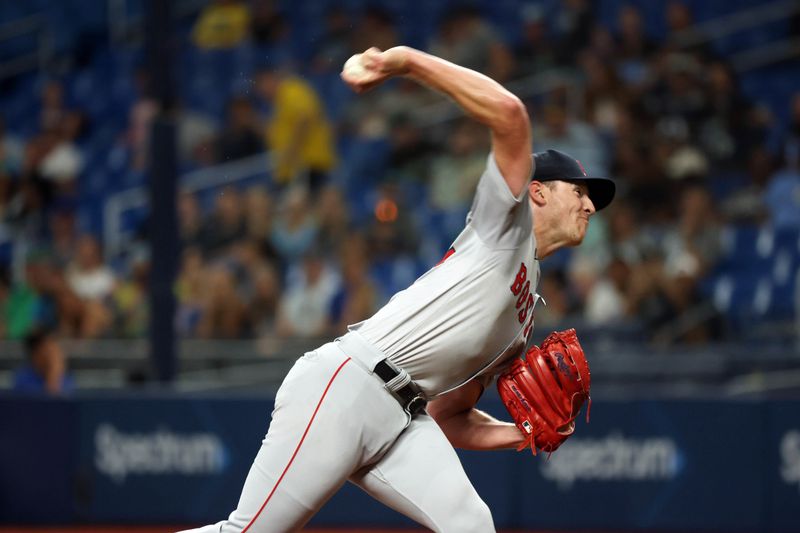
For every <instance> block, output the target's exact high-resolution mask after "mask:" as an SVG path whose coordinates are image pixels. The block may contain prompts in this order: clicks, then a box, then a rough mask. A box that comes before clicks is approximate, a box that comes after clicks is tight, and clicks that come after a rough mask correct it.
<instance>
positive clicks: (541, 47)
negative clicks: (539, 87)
mask: <svg viewBox="0 0 800 533" xmlns="http://www.w3.org/2000/svg"><path fill="white" fill-rule="evenodd" d="M521 14H522V39H521V40H520V42H519V43H518V44H517V45H516V46H515V47H514V62H515V69H514V74H515V77H516V78H523V77H525V76H532V75H535V74H540V73H542V72H544V71H546V70H547V69H550V68H553V67H555V66H556V63H557V59H558V53H557V50H556V48H557V45H556V43H555V39H554V38H553V36H552V35H551V34H550V33H549V31H548V23H547V20H546V18H545V12H544V8H543V7H542V6H541V5H538V4H526V5H525V6H523V7H522V13H521Z"/></svg>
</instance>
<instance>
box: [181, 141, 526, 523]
mask: <svg viewBox="0 0 800 533" xmlns="http://www.w3.org/2000/svg"><path fill="white" fill-rule="evenodd" d="M531 224H532V219H531V212H530V206H529V202H528V199H527V191H526V192H525V193H523V194H521V195H520V196H519V197H517V198H515V197H514V196H513V195H512V194H511V192H510V191H509V189H508V186H507V185H506V182H505V180H504V179H503V177H502V175H501V174H500V171H499V169H498V168H497V165H496V163H495V161H494V158H493V157H492V156H490V157H489V161H488V165H487V169H486V172H485V173H484V175H483V176H482V177H481V180H480V182H479V184H478V190H477V192H476V194H475V200H474V203H473V205H472V209H471V211H470V214H469V216H468V219H467V225H466V227H465V229H464V231H463V232H462V233H461V234H460V235H459V236H458V238H457V239H456V240H455V242H454V243H453V246H452V248H451V249H450V251H448V253H447V255H446V256H445V258H444V259H443V260H442V262H440V263H439V264H438V265H436V266H435V267H433V268H432V269H431V270H430V271H429V272H427V273H426V274H425V275H423V276H422V277H420V278H419V279H418V280H417V281H416V282H414V284H413V285H411V287H409V288H408V289H406V290H404V291H402V292H400V293H398V294H397V295H395V296H394V297H393V298H392V299H391V300H390V301H389V302H388V303H387V304H386V306H385V307H383V308H382V309H381V310H380V311H378V312H377V313H376V314H375V315H374V316H373V317H372V318H370V319H368V320H366V321H364V322H361V323H359V324H356V325H354V326H352V327H351V331H350V332H349V333H347V334H346V335H344V336H343V337H341V338H339V339H337V340H336V341H334V342H330V343H328V344H325V345H324V346H322V347H320V348H319V349H317V350H315V351H313V352H310V353H307V354H305V355H304V356H303V357H301V358H300V359H298V360H297V362H296V363H295V365H294V366H293V367H292V370H291V371H290V372H289V374H288V375H287V376H286V378H285V379H284V381H283V384H282V385H281V387H280V389H279V390H278V394H277V396H276V398H275V410H274V411H273V413H272V421H271V423H270V427H269V431H268V432H267V435H266V437H265V438H264V440H263V441H262V445H261V449H260V451H259V452H258V455H257V456H256V458H255V460H254V462H253V466H252V467H251V469H250V473H249V474H248V476H247V479H246V481H245V484H244V488H243V489H242V494H241V496H240V499H239V504H238V506H237V508H236V510H234V511H233V512H232V513H231V514H230V516H229V517H228V519H227V520H223V521H222V522H219V523H217V524H214V525H210V526H205V527H203V528H200V529H196V530H192V531H193V532H195V533H232V532H238V533H246V532H248V531H249V532H252V533H255V532H259V533H266V532H270V533H278V532H287V531H297V530H299V529H300V528H302V526H303V524H305V522H306V521H307V520H308V519H309V518H311V516H313V515H314V513H316V511H317V510H319V509H320V508H321V507H322V506H323V505H324V503H325V502H326V501H327V500H328V498H330V497H331V496H332V495H333V494H334V493H335V492H336V491H337V490H338V489H339V487H341V485H342V484H343V483H344V482H345V481H350V482H352V483H354V484H356V485H358V486H359V487H361V488H362V489H364V490H365V491H366V492H367V493H368V494H370V495H371V496H373V497H374V498H376V499H377V500H379V501H381V502H383V503H385V504H386V505H388V506H389V507H391V508H393V509H395V510H397V511H399V512H401V513H403V514H405V515H407V516H409V517H410V518H412V519H413V520H416V521H417V522H419V523H420V524H423V525H425V526H427V527H429V528H430V529H432V530H434V531H447V532H459V533H472V532H474V533H486V532H488V531H494V525H493V520H492V516H491V512H490V511H489V508H488V507H487V506H486V504H485V503H484V502H483V500H481V498H480V496H479V495H478V494H477V492H476V491H475V489H474V488H473V487H472V484H471V483H470V481H469V479H468V478H467V476H466V473H465V472H464V470H463V468H462V467H461V463H460V461H459V459H458V456H457V455H456V453H455V450H454V449H453V447H452V446H451V445H450V443H449V442H448V440H447V438H446V437H445V435H444V433H443V432H442V430H441V429H440V428H439V426H438V424H437V423H436V422H435V421H434V420H433V419H432V418H431V417H430V416H428V415H427V414H426V413H425V412H424V411H423V412H422V413H419V414H417V415H415V416H411V415H410V414H409V413H408V412H406V411H405V410H403V408H402V407H401V406H400V404H399V403H398V402H397V400H396V399H395V398H394V396H392V395H391V394H390V393H389V392H388V391H387V389H386V383H384V381H383V380H382V379H380V378H379V377H378V375H377V374H376V373H374V372H373V370H374V369H375V366H376V364H377V363H378V362H379V361H380V360H382V359H385V358H388V359H390V360H391V361H392V362H393V363H394V364H395V365H396V366H398V367H400V368H402V369H403V370H405V371H406V372H408V374H410V376H411V377H412V378H413V380H414V382H416V383H417V385H418V386H419V387H420V388H421V389H422V391H423V392H424V393H425V394H426V395H427V396H428V397H429V398H430V397H433V396H435V395H437V394H441V393H443V392H446V391H447V390H451V389H453V388H456V387H458V386H460V385H462V384H464V383H465V382H467V381H469V380H470V379H473V378H478V379H481V380H484V379H486V380H488V378H490V377H491V375H493V374H494V373H495V372H496V371H497V369H498V368H499V367H500V366H501V365H502V364H503V363H504V362H505V361H506V360H509V359H510V358H511V357H512V356H516V355H519V354H520V353H521V351H522V350H523V349H524V347H525V338H526V336H527V335H528V334H529V332H530V330H531V328H532V326H533V307H534V305H535V304H536V301H537V295H536V291H535V289H536V284H537V282H538V279H539V267H538V261H537V260H536V258H535V256H536V245H535V241H534V237H533V232H532V231H531ZM484 385H485V382H484ZM434 472H435V475H433V474H432V473H434Z"/></svg>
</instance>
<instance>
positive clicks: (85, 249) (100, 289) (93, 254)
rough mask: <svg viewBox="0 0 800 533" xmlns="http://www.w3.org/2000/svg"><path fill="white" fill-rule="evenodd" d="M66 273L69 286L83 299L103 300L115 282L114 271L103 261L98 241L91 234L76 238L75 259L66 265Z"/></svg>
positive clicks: (112, 288) (108, 294)
mask: <svg viewBox="0 0 800 533" xmlns="http://www.w3.org/2000/svg"><path fill="white" fill-rule="evenodd" d="M66 275H67V282H68V283H69V286H70V288H71V289H72V290H73V291H74V292H75V294H76V295H77V296H79V297H80V298H82V299H84V300H94V301H98V302H99V301H103V300H105V299H106V298H107V297H108V296H110V295H111V292H112V291H113V290H114V285H115V283H116V279H115V276H114V273H113V272H112V270H111V269H110V268H109V267H108V266H106V265H105V264H104V263H103V256H102V254H101V251H100V243H98V242H97V239H96V238H94V237H93V236H91V235H82V236H81V237H80V238H79V239H78V243H77V248H76V251H75V259H74V260H73V261H72V263H70V265H69V266H68V267H67V272H66Z"/></svg>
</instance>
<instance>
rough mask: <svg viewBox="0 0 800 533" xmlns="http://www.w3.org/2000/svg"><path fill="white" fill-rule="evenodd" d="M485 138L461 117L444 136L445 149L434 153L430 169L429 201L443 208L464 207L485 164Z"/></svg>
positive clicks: (447, 209)
mask: <svg viewBox="0 0 800 533" xmlns="http://www.w3.org/2000/svg"><path fill="white" fill-rule="evenodd" d="M487 140H488V139H487V138H486V136H485V132H484V131H483V128H480V127H478V125H477V124H476V123H475V122H473V121H471V120H469V119H464V120H462V121H461V122H459V124H458V125H457V126H456V127H455V128H454V129H453V131H452V132H451V133H450V135H449V137H448V139H447V152H445V153H444V154H442V155H440V156H437V157H434V158H433V161H432V162H431V170H430V186H429V187H430V198H431V204H432V205H433V207H435V208H436V209H440V210H442V211H450V212H452V211H465V210H466V209H468V208H469V205H470V202H471V201H472V197H473V196H474V194H475V187H476V186H477V185H478V180H479V179H480V177H481V175H482V174H483V171H484V169H485V168H486V157H487V155H488V146H487Z"/></svg>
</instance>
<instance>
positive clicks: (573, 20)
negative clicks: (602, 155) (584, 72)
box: [548, 0, 594, 148]
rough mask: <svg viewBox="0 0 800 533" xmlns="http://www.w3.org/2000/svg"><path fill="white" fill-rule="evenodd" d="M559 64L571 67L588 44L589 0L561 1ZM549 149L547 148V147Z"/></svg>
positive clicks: (591, 15) (591, 25)
mask: <svg viewBox="0 0 800 533" xmlns="http://www.w3.org/2000/svg"><path fill="white" fill-rule="evenodd" d="M554 25H555V28H556V31H557V34H558V37H557V41H558V50H559V63H560V64H562V65H572V64H574V62H575V58H576V57H577V56H578V53H579V52H580V51H581V50H584V49H585V48H586V46H587V45H588V44H589V40H590V39H591V36H592V28H594V13H593V12H592V2H590V1H589V0H563V1H562V2H561V3H560V9H559V11H558V13H557V14H556V17H555V24H554ZM548 148H549V147H548Z"/></svg>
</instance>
